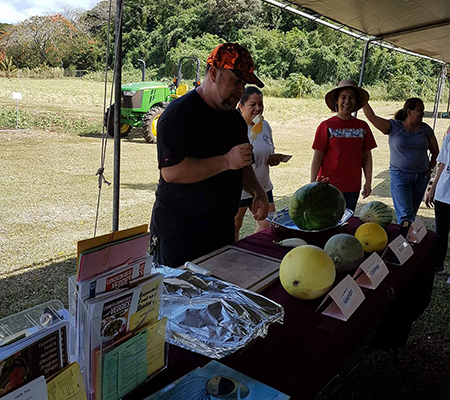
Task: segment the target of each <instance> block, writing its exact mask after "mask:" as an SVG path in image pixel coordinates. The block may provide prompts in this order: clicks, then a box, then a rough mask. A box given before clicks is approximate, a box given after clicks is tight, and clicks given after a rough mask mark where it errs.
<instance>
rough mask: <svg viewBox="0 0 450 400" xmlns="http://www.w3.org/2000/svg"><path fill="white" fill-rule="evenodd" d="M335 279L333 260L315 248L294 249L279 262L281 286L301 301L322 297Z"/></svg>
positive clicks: (306, 246) (302, 247)
mask: <svg viewBox="0 0 450 400" xmlns="http://www.w3.org/2000/svg"><path fill="white" fill-rule="evenodd" d="M335 278H336V268H335V267H334V263H333V260H332V259H331V257H330V256H329V255H328V254H327V253H326V252H325V251H324V250H322V249H321V248H320V247H317V246H312V245H309V244H308V245H304V246H300V247H295V248H293V249H292V250H291V251H290V252H289V253H287V254H286V255H285V256H284V258H283V260H282V261H281V265H280V281H281V285H282V286H283V287H284V289H285V290H286V291H287V292H288V293H289V294H290V295H292V296H294V297H297V298H299V299H302V300H310V299H315V298H317V297H320V296H322V295H323V294H325V293H326V292H328V290H329V289H330V288H331V286H332V285H333V283H334V279H335Z"/></svg>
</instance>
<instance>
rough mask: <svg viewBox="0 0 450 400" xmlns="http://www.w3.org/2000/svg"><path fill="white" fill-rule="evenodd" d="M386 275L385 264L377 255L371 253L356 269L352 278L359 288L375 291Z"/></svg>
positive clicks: (387, 272)
mask: <svg viewBox="0 0 450 400" xmlns="http://www.w3.org/2000/svg"><path fill="white" fill-rule="evenodd" d="M387 274H389V271H388V269H387V267H386V264H385V263H384V262H383V260H382V259H381V257H380V256H379V255H378V254H377V253H373V254H372V255H371V256H370V257H368V258H367V260H365V261H364V262H363V263H362V264H361V265H360V266H359V267H358V269H357V270H356V272H355V275H353V278H354V279H355V281H356V283H357V284H358V285H359V286H361V287H365V288H367V289H376V288H377V287H378V285H379V284H380V283H381V281H382V280H383V279H384V278H386V276H387Z"/></svg>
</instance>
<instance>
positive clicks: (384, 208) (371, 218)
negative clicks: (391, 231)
mask: <svg viewBox="0 0 450 400" xmlns="http://www.w3.org/2000/svg"><path fill="white" fill-rule="evenodd" d="M393 218H394V211H393V210H392V208H391V207H389V206H388V205H386V204H384V203H382V202H381V201H376V200H375V201H371V202H369V203H367V204H366V205H364V207H363V208H362V209H361V215H360V216H359V219H360V220H361V221H362V222H363V223H364V222H375V223H376V224H378V225H381V226H382V227H383V228H386V227H387V226H388V225H389V224H390V223H391V222H392V219H393Z"/></svg>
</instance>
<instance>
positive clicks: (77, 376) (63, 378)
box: [47, 362, 87, 400]
mask: <svg viewBox="0 0 450 400" xmlns="http://www.w3.org/2000/svg"><path fill="white" fill-rule="evenodd" d="M47 392H48V400H87V398H86V391H85V387H84V384H83V378H82V376H81V371H80V365H79V364H78V363H77V362H73V363H71V364H69V365H68V366H67V367H66V368H64V369H63V370H61V371H60V372H58V373H57V374H55V375H53V376H52V377H50V378H49V379H47Z"/></svg>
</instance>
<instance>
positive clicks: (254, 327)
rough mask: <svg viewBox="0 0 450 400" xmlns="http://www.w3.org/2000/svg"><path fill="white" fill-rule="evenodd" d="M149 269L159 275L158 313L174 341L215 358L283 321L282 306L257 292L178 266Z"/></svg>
mask: <svg viewBox="0 0 450 400" xmlns="http://www.w3.org/2000/svg"><path fill="white" fill-rule="evenodd" d="M154 270H155V272H160V273H162V274H163V275H164V287H165V291H164V293H163V294H162V295H161V309H160V310H161V311H160V316H161V317H168V335H167V337H168V341H169V343H171V344H173V345H176V346H179V347H183V348H185V349H188V350H191V351H193V352H195V353H199V354H202V355H205V356H207V357H210V358H215V359H219V358H222V357H225V356H227V355H229V354H232V353H234V352H235V351H237V350H239V349H241V348H243V347H245V346H246V345H247V344H249V343H250V342H251V341H252V340H254V339H255V338H257V337H264V336H266V335H267V332H268V329H269V325H271V324H272V323H274V322H279V323H281V324H282V323H283V320H284V308H283V307H282V306H281V305H280V304H278V303H275V302H274V301H272V300H270V299H268V298H267V297H264V296H261V295H260V294H258V293H254V292H251V291H249V290H246V289H242V288H241V287H239V286H236V285H233V284H231V283H228V282H225V281H221V280H219V279H217V278H215V277H213V276H206V275H201V274H194V273H192V272H190V271H186V270H181V269H178V268H170V267H164V266H156V267H155V268H154Z"/></svg>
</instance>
